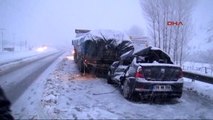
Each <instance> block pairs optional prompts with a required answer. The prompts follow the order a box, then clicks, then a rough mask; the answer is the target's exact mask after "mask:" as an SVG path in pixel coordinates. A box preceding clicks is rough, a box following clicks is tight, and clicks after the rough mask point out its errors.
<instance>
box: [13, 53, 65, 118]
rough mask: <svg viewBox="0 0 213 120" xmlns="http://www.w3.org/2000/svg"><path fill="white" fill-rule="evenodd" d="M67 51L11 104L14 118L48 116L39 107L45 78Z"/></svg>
mask: <svg viewBox="0 0 213 120" xmlns="http://www.w3.org/2000/svg"><path fill="white" fill-rule="evenodd" d="M67 54H68V53H64V54H63V55H62V56H60V57H59V58H58V59H57V60H56V61H55V62H54V63H52V65H51V66H49V67H48V68H47V69H46V70H45V72H44V73H42V74H41V75H40V76H39V77H38V78H37V80H35V82H34V83H32V85H31V86H29V87H28V88H27V89H26V91H25V92H24V93H23V94H22V95H21V96H20V97H19V98H18V99H17V100H16V102H15V103H13V104H12V106H11V110H12V114H13V116H14V117H15V119H34V118H40V119H47V118H49V117H48V116H47V115H46V113H45V112H44V111H43V107H41V98H42V93H43V91H44V84H45V83H46V78H47V77H48V75H49V74H50V73H51V72H53V70H54V69H55V67H56V66H57V64H58V63H59V62H61V60H62V59H63V58H64V57H65V56H66V55H67Z"/></svg>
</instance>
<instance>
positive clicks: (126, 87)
mask: <svg viewBox="0 0 213 120" xmlns="http://www.w3.org/2000/svg"><path fill="white" fill-rule="evenodd" d="M122 94H123V96H124V98H126V99H127V100H131V99H132V87H131V85H130V83H129V82H128V80H125V81H124V84H123V90H122Z"/></svg>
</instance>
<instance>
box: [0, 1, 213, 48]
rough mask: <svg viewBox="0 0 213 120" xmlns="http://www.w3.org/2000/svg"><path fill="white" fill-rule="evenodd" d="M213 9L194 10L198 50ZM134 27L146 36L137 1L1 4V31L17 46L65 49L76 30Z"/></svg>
mask: <svg viewBox="0 0 213 120" xmlns="http://www.w3.org/2000/svg"><path fill="white" fill-rule="evenodd" d="M212 5H213V0H198V3H197V5H196V8H195V9H194V10H193V24H194V26H195V28H194V29H195V33H194V36H195V37H196V38H199V40H197V39H194V38H195V37H194V38H193V40H195V41H196V42H192V44H193V46H195V47H199V45H198V43H202V42H203V40H201V39H203V36H205V35H203V34H204V33H205V32H204V31H205V27H206V26H207V23H208V22H209V21H210V20H212V19H213V14H212V11H213V7H212ZM132 26H139V27H141V28H142V29H144V33H146V32H147V30H146V23H145V17H144V16H143V15H142V12H141V8H140V4H139V1H138V0H0V29H1V28H5V30H4V37H5V39H7V40H13V39H14V40H16V44H17V42H18V41H20V40H22V41H25V40H27V41H28V43H31V44H35V45H42V44H48V45H55V44H56V45H64V43H66V44H67V43H71V39H72V38H73V37H74V35H75V34H74V29H75V28H85V29H116V30H122V31H126V30H128V29H130V28H131V27H132ZM201 28H202V29H201ZM202 32H203V34H202V35H200V33H202ZM202 44H204V43H202Z"/></svg>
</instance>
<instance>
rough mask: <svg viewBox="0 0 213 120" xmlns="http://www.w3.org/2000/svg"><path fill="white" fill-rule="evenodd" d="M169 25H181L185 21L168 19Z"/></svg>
mask: <svg viewBox="0 0 213 120" xmlns="http://www.w3.org/2000/svg"><path fill="white" fill-rule="evenodd" d="M167 25H168V26H181V25H183V23H182V22H181V21H167Z"/></svg>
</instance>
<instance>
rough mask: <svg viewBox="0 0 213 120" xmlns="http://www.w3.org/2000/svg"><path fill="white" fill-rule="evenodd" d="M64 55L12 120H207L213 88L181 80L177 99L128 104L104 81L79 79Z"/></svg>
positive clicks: (16, 109) (27, 95) (17, 106)
mask: <svg viewBox="0 0 213 120" xmlns="http://www.w3.org/2000/svg"><path fill="white" fill-rule="evenodd" d="M65 56H66V54H64V55H63V56H61V57H60V58H59V59H58V60H56V61H55V62H54V63H53V64H52V65H51V66H50V67H49V68H48V69H47V70H46V71H45V72H44V73H43V74H42V75H41V76H40V77H39V78H38V79H37V80H36V81H35V82H34V83H33V84H32V85H31V86H30V87H29V88H28V89H27V90H26V91H25V92H24V93H23V94H22V96H21V97H19V99H18V100H17V101H16V102H15V103H14V104H13V105H12V108H11V109H12V114H13V116H14V117H15V118H16V119H54V118H57V119H60V118H69V119H153V118H154V119H156V118H158V119H198V118H199V119H210V118H213V115H212V113H213V104H212V103H213V102H212V100H213V97H212V95H211V93H212V92H213V87H212V85H210V84H206V83H202V82H198V81H195V82H191V80H189V79H184V92H183V96H182V98H180V99H175V100H171V101H166V102H163V103H160V104H155V103H141V102H130V101H127V100H126V99H124V98H123V96H122V95H121V94H120V92H119V90H118V89H116V87H114V86H112V85H109V84H107V82H106V80H105V79H104V78H97V77H96V76H94V75H91V74H90V75H89V74H86V75H85V76H82V75H81V74H80V73H79V71H78V69H77V66H76V64H75V63H74V61H73V60H69V59H67V58H66V57H65Z"/></svg>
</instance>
